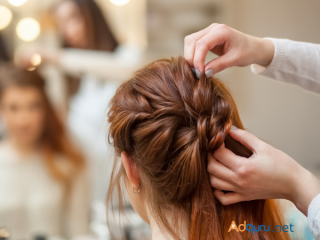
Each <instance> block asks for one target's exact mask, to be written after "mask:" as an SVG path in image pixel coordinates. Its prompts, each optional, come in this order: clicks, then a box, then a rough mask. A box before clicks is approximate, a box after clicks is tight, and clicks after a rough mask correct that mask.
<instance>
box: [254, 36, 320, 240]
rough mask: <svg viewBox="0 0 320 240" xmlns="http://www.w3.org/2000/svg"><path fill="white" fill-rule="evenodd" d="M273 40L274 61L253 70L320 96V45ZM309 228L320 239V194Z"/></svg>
mask: <svg viewBox="0 0 320 240" xmlns="http://www.w3.org/2000/svg"><path fill="white" fill-rule="evenodd" d="M269 39H270V40H272V41H273V43H274V45H275V53H274V57H273V60H272V62H271V63H270V65H269V66H268V67H267V68H264V67H262V66H259V65H256V64H253V65H252V66H251V70H252V71H253V72H254V73H256V74H260V75H263V76H266V77H270V78H273V79H275V80H278V81H282V82H287V83H292V84H295V85H298V86H300V87H302V88H304V89H306V90H309V91H312V92H315V93H318V94H320V44H312V43H305V42H295V41H291V40H287V39H275V38H269ZM308 225H309V227H310V230H311V231H312V234H313V235H314V237H315V239H316V240H317V239H320V194H319V195H318V196H316V197H315V198H314V199H313V200H312V202H311V204H310V206H309V208H308Z"/></svg>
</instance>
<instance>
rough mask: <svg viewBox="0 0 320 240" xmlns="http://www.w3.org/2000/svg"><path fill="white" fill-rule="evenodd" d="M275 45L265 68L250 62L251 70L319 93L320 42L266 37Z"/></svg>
mask: <svg viewBox="0 0 320 240" xmlns="http://www.w3.org/2000/svg"><path fill="white" fill-rule="evenodd" d="M268 39H270V40H272V41H273V43H274V45H275V53H274V57H273V59H272V61H271V63H270V65H269V66H268V67H267V68H264V67H262V66H259V65H256V64H252V65H251V70H252V71H253V72H254V73H256V74H260V75H263V76H266V77H269V78H273V79H275V80H278V81H282V82H286V83H291V84H295V85H299V86H300V87H302V88H304V89H306V90H308V91H312V92H315V93H318V94H320V44H313V43H306V42H296V41H291V40H288V39H276V38H268Z"/></svg>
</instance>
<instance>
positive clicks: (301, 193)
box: [288, 168, 320, 216]
mask: <svg viewBox="0 0 320 240" xmlns="http://www.w3.org/2000/svg"><path fill="white" fill-rule="evenodd" d="M292 179H293V180H292V186H288V187H289V188H290V187H292V190H291V194H290V196H289V197H288V200H291V201H292V202H293V203H294V204H295V205H296V207H297V208H298V209H299V210H300V211H301V212H302V213H303V214H304V215H306V216H307V215H308V208H309V205H310V203H311V201H312V200H313V199H314V198H315V197H316V196H317V195H318V194H320V181H319V180H318V179H317V178H316V177H315V176H314V175H313V174H312V173H310V172H309V171H308V170H306V169H304V168H302V169H301V171H300V172H299V173H296V174H292Z"/></svg>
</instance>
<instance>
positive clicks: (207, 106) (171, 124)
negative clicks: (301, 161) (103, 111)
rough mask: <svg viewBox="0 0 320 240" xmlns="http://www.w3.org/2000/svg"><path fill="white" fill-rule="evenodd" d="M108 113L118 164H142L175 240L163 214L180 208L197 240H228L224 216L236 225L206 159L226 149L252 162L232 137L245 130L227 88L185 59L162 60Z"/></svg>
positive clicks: (156, 209)
mask: <svg viewBox="0 0 320 240" xmlns="http://www.w3.org/2000/svg"><path fill="white" fill-rule="evenodd" d="M109 107H110V110H109V112H108V121H109V123H110V131H109V142H110V143H111V144H113V146H114V148H115V152H116V155H117V156H120V155H121V152H122V151H125V152H127V154H128V155H129V157H130V158H132V159H133V161H134V162H135V164H136V166H137V167H138V169H139V172H140V177H141V189H142V191H145V192H146V194H145V195H146V197H147V202H148V204H149V205H150V208H151V209H152V210H153V213H154V215H155V218H156V219H157V220H158V221H159V222H160V223H161V224H162V225H163V226H164V227H165V228H166V230H168V231H169V232H170V233H172V234H173V235H174V227H173V226H171V225H170V224H169V223H168V222H167V220H166V219H165V217H164V214H163V213H162V207H163V206H174V207H175V209H180V210H181V211H182V212H183V214H187V216H189V218H190V223H189V224H190V230H189V231H190V232H189V239H190V240H195V239H197V240H199V239H222V237H223V236H224V235H225V233H224V232H223V227H224V225H223V224H224V222H225V221H228V219H227V218H226V219H224V217H223V216H228V217H230V215H228V214H230V213H231V212H232V213H233V210H232V211H231V210H230V211H231V212H229V213H228V212H225V210H224V207H223V206H222V205H220V203H218V202H216V201H215V198H214V195H213V191H212V188H211V186H210V181H209V176H208V174H207V153H208V151H215V150H216V149H218V148H219V147H220V146H221V145H222V144H223V143H224V142H225V144H226V147H227V148H229V149H230V150H232V151H233V152H234V153H236V154H238V155H241V156H244V157H249V156H250V155H251V154H252V152H251V151H250V150H249V149H247V148H246V147H244V146H243V145H241V144H240V143H238V142H236V141H234V140H233V139H232V138H231V137H229V135H228V132H229V131H230V128H231V126H232V124H233V125H235V126H236V127H238V128H243V126H242V123H241V121H240V118H239V114H238V112H237V108H236V105H235V103H234V101H233V99H232V97H231V95H230V94H229V92H228V90H227V89H226V87H225V86H224V84H223V83H222V82H221V81H219V80H218V79H216V78H205V76H202V77H201V78H200V79H197V78H196V77H195V75H194V74H193V72H192V71H191V68H190V66H189V65H188V64H187V62H186V60H185V59H184V58H183V57H179V58H172V59H164V60H158V61H155V62H153V63H151V64H149V65H147V66H145V67H144V68H142V69H140V70H138V71H137V72H135V74H134V76H133V77H132V78H131V79H129V80H128V81H127V82H125V83H123V84H122V85H121V86H120V87H119V88H118V90H117V91H116V93H115V96H114V97H113V99H112V100H111V102H110V105H109ZM117 166H118V164H115V167H114V172H113V176H112V179H111V184H110V188H109V193H108V199H109V200H110V199H112V197H111V194H112V193H113V190H114V189H115V188H116V187H118V190H119V192H120V187H121V186H120V183H119V180H120V179H121V178H122V177H123V176H124V175H125V174H124V171H123V167H122V168H121V169H120V171H118V173H115V171H116V167H117ZM244 211H245V210H244ZM246 211H247V212H250V211H248V210H246ZM255 211H259V209H257V208H256V209H255ZM261 211H262V210H261ZM239 214H240V215H241V214H242V213H241V208H239V209H238V211H234V217H235V219H236V217H237V216H238V215H239ZM242 216H245V214H244V215H242ZM218 219H219V220H218ZM248 219H249V218H248ZM252 222H254V221H252ZM221 224H222V225H221ZM228 224H229V225H230V223H228ZM222 226H223V227H222ZM210 236H211V237H210ZM229 236H232V237H234V235H232V234H230V235H229ZM223 239H229V238H223ZM230 239H232V238H230ZM233 239H235V238H233ZM270 239H271V238H270Z"/></svg>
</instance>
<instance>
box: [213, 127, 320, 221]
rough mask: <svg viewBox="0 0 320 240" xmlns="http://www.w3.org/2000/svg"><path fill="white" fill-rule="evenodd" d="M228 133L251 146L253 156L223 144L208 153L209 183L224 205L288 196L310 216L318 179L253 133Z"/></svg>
mask: <svg viewBox="0 0 320 240" xmlns="http://www.w3.org/2000/svg"><path fill="white" fill-rule="evenodd" d="M229 134H230V136H231V137H232V138H233V139H235V140H237V141H238V142H240V143H241V144H243V145H245V146H246V147H248V148H249V149H251V150H252V151H253V155H252V156H251V157H249V158H245V157H240V156H237V155H235V154H234V153H233V152H232V151H230V150H229V149H227V148H225V145H224V144H223V145H222V146H221V147H220V148H219V149H218V150H216V151H215V152H214V153H213V154H212V153H211V152H210V153H208V171H209V173H210V182H211V185H212V187H214V188H215V192H214V194H215V196H216V197H217V199H218V200H219V201H220V202H221V203H222V204H223V205H229V204H233V203H237V202H241V201H250V200H255V199H271V198H273V199H287V200H290V201H292V202H293V203H294V204H295V205H296V207H297V208H298V209H299V210H300V211H301V212H302V213H304V214H305V215H307V213H308V206H309V205H310V203H311V201H312V199H314V197H315V196H317V195H318V194H319V193H320V182H319V180H318V179H317V178H316V177H315V176H314V175H313V174H311V173H310V172H309V171H308V170H306V169H304V168H303V167H302V166H301V165H299V164H298V163H297V162H296V161H295V160H293V159H292V158H291V157H290V156H288V155H287V154H285V153H284V152H282V151H280V150H278V149H275V148H273V147H272V146H270V145H268V144H267V143H265V142H263V141H261V140H260V139H258V138H257V137H255V136H254V135H252V134H251V133H249V132H247V131H244V130H241V129H235V127H233V128H232V130H231V131H230V132H229ZM306 186H308V187H306ZM222 190H224V191H231V192H227V193H224V192H223V191H222Z"/></svg>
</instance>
